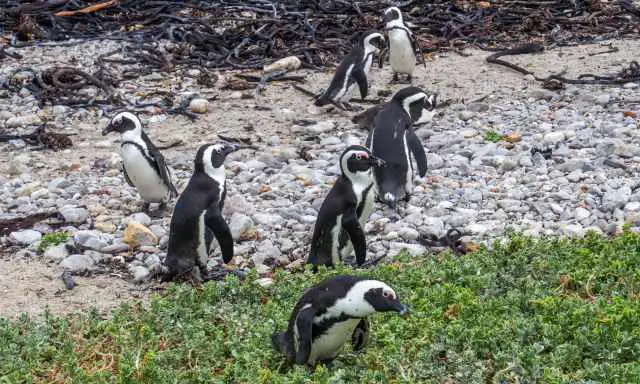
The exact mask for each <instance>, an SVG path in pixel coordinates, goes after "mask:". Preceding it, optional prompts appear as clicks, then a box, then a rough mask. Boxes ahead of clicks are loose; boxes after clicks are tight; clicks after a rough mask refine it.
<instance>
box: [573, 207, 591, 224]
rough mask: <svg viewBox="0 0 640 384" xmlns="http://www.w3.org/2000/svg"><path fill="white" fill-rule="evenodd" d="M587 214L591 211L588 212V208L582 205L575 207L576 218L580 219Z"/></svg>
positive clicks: (589, 214) (584, 217)
mask: <svg viewBox="0 0 640 384" xmlns="http://www.w3.org/2000/svg"><path fill="white" fill-rule="evenodd" d="M589 216H591V212H589V210H587V209H585V208H582V207H578V208H576V212H575V214H574V217H575V218H576V220H578V221H582V220H584V219H586V218H587V217H589Z"/></svg>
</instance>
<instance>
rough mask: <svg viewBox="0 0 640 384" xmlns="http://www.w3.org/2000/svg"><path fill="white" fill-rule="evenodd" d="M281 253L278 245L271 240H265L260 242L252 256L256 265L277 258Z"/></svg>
mask: <svg viewBox="0 0 640 384" xmlns="http://www.w3.org/2000/svg"><path fill="white" fill-rule="evenodd" d="M280 255H281V253H280V250H279V249H278V247H276V246H275V245H273V242H272V241H271V240H264V241H263V242H261V243H260V244H258V247H257V250H256V253H254V254H253V255H252V256H251V259H252V260H253V263H254V264H255V265H258V264H265V262H266V261H267V260H269V259H277V258H278V257H280Z"/></svg>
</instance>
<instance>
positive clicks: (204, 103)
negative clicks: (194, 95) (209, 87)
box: [189, 99, 209, 113]
mask: <svg viewBox="0 0 640 384" xmlns="http://www.w3.org/2000/svg"><path fill="white" fill-rule="evenodd" d="M208 109H209V101H208V100H206V99H193V100H191V102H189V110H190V111H191V112H194V113H207V110H208Z"/></svg>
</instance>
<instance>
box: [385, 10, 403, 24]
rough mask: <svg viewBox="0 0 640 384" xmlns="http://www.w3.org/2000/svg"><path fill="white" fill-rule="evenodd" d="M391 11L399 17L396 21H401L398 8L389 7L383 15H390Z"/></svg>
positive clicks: (400, 12)
mask: <svg viewBox="0 0 640 384" xmlns="http://www.w3.org/2000/svg"><path fill="white" fill-rule="evenodd" d="M392 11H396V12H397V15H398V16H399V17H398V19H396V20H400V21H402V11H400V8H398V7H389V8H387V10H386V11H384V14H385V15H386V14H387V13H391V12H392Z"/></svg>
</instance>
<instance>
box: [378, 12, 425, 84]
mask: <svg viewBox="0 0 640 384" xmlns="http://www.w3.org/2000/svg"><path fill="white" fill-rule="evenodd" d="M382 20H383V22H384V23H385V31H386V32H387V34H388V36H389V61H390V62H391V69H392V70H393V82H397V81H398V74H399V73H402V74H406V75H407V82H408V83H411V79H412V76H413V70H414V68H415V66H416V55H415V51H416V49H417V48H418V43H417V41H416V39H415V38H414V36H413V33H412V32H411V30H410V29H409V27H407V25H406V24H405V23H404V21H403V19H402V12H401V11H400V9H399V8H398V7H389V8H387V9H386V10H385V11H384V15H383V17H382Z"/></svg>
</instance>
